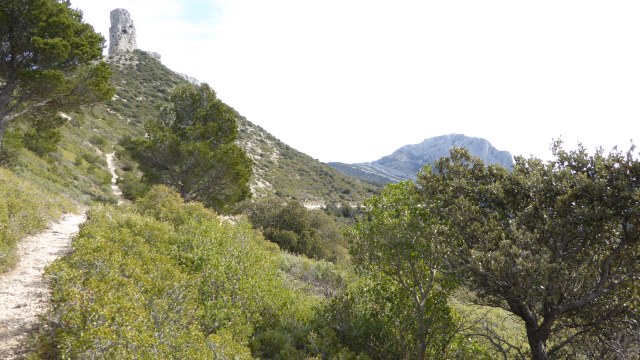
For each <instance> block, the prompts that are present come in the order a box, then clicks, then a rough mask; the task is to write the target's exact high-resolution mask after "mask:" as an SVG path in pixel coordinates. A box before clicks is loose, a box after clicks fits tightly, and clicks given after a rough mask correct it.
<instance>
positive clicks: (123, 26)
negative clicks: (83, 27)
mask: <svg viewBox="0 0 640 360" xmlns="http://www.w3.org/2000/svg"><path fill="white" fill-rule="evenodd" d="M137 48H138V46H137V45H136V27H135V26H134V25H133V20H131V15H129V12H128V11H127V10H126V9H115V10H112V11H111V27H110V28H109V55H116V54H119V53H123V52H132V51H133V50H135V49H137Z"/></svg>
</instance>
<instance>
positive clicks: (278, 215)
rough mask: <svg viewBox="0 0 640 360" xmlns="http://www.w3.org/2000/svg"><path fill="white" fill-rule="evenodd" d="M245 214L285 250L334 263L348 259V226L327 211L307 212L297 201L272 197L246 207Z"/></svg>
mask: <svg viewBox="0 0 640 360" xmlns="http://www.w3.org/2000/svg"><path fill="white" fill-rule="evenodd" d="M243 212H244V213H245V214H246V215H247V216H248V218H249V221H250V222H251V224H252V225H253V226H254V227H255V228H256V229H260V230H261V231H262V233H263V235H264V237H265V238H266V239H267V240H269V241H272V242H274V243H276V244H278V246H280V248H281V249H283V250H285V251H288V252H291V253H294V254H304V255H306V256H307V257H310V258H316V259H324V260H328V261H332V262H342V261H345V260H346V259H347V257H348V256H347V250H346V248H347V242H346V239H345V237H344V235H343V231H344V230H345V229H346V227H345V226H344V225H342V224H341V223H339V222H337V221H336V220H335V218H334V217H332V216H330V215H328V214H326V213H325V212H323V211H313V210H307V209H306V208H305V207H304V206H302V204H300V203H299V202H297V201H289V202H286V203H285V202H283V201H282V200H281V199H278V198H268V199H260V200H258V201H256V202H254V203H250V204H245V205H244V209H243Z"/></svg>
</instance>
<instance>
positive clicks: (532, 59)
mask: <svg viewBox="0 0 640 360" xmlns="http://www.w3.org/2000/svg"><path fill="white" fill-rule="evenodd" d="M72 5H73V7H75V8H79V9H81V10H82V11H83V12H84V19H85V21H87V22H88V23H90V24H92V25H93V26H94V27H95V28H96V30H97V31H98V32H100V33H102V34H103V35H104V36H105V38H107V39H108V33H109V30H108V29H109V12H110V11H111V10H113V9H115V8H118V7H122V8H126V9H127V10H129V12H130V13H131V17H132V19H133V21H134V23H135V26H136V29H137V33H138V38H137V41H138V47H139V48H140V49H142V50H149V51H155V52H158V53H160V54H161V55H162V61H163V63H164V64H165V65H167V66H168V67H169V68H171V69H172V70H175V71H178V72H183V73H187V74H189V75H191V76H194V77H196V78H198V79H200V80H201V81H204V82H207V83H209V84H210V85H211V86H212V87H213V88H214V89H215V90H216V91H217V93H218V96H219V97H220V98H221V99H222V100H223V101H225V102H226V103H228V104H229V105H231V106H233V107H234V108H235V109H236V110H238V111H239V112H240V113H241V114H243V115H244V116H246V117H247V118H248V119H249V120H250V121H252V122H253V123H255V124H257V125H260V126H261V127H263V128H264V129H266V130H267V131H269V132H270V133H272V134H273V135H275V136H276V137H278V138H279V139H280V140H282V141H284V142H285V143H287V144H289V145H291V146H292V147H294V148H296V149H298V150H300V151H303V152H305V153H307V154H309V155H311V156H312V157H314V158H317V159H319V160H321V161H342V162H364V161H373V160H376V159H378V158H380V157H381V156H383V155H387V154H389V153H391V152H393V151H394V150H396V149H397V148H399V147H400V146H402V145H406V144H414V143H419V142H421V141H422V140H424V139H425V138H429V137H433V136H438V135H443V134H450V133H462V134H465V135H468V136H477V137H483V138H486V139H488V140H489V141H490V142H491V143H492V144H493V145H494V146H496V147H497V148H498V149H500V150H508V151H510V152H511V153H512V154H514V155H518V154H521V155H527V156H528V155H535V156H537V157H541V158H543V159H549V158H550V151H549V144H550V143H551V141H552V139H553V138H558V137H562V139H563V140H564V141H565V144H566V147H567V148H575V147H576V145H577V143H578V142H582V143H583V144H584V145H585V146H586V147H587V148H588V149H589V150H593V149H594V148H595V147H598V146H602V147H604V148H605V150H610V149H611V148H612V147H613V146H614V145H618V146H619V147H620V148H621V149H622V150H627V149H628V148H629V144H630V140H631V139H633V140H635V142H636V143H637V144H638V145H640V21H639V20H638V19H640V1H637V0H629V1H623V0H620V1H618V0H612V1H601V0H598V1H593V0H571V1H569V0H538V1H520V0H501V1H497V0H483V1H478V0H440V1H431V0H393V1H391V0H386V1H382V0H269V1H265V0H162V1H159V0H108V1H96V0H72Z"/></svg>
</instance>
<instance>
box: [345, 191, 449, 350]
mask: <svg viewBox="0 0 640 360" xmlns="http://www.w3.org/2000/svg"><path fill="white" fill-rule="evenodd" d="M420 199H421V198H420V195H419V193H418V191H417V187H416V186H415V185H414V184H413V183H412V182H401V183H399V184H392V185H388V186H387V187H386V188H385V189H384V190H383V191H382V194H381V195H380V196H376V197H373V198H371V199H369V200H368V201H367V202H365V204H364V206H363V209H364V210H363V215H362V218H361V219H360V221H359V222H358V224H357V225H356V228H355V230H354V232H353V240H352V249H351V250H352V253H353V260H354V263H355V264H356V266H357V268H358V269H360V270H361V271H362V272H363V273H365V274H367V273H369V274H380V275H376V276H377V277H378V278H381V279H386V280H385V281H390V282H391V283H392V284H394V285H393V287H394V288H395V289H396V290H397V291H396V292H395V293H394V295H393V296H392V295H391V294H389V296H388V297H387V298H386V300H385V301H389V302H390V304H388V305H386V307H390V308H398V309H401V310H398V309H397V311H399V312H403V313H404V314H405V315H404V320H403V321H401V322H400V323H398V324H397V325H398V326H399V327H397V328H396V329H394V330H393V331H392V333H395V334H397V335H398V336H399V337H398V339H396V340H397V341H398V343H400V344H402V345H401V346H399V347H400V348H402V349H403V353H404V356H405V357H408V358H415V359H425V358H446V356H447V351H448V350H450V349H449V347H448V345H449V344H450V343H451V341H452V339H453V337H454V336H455V334H456V326H455V324H454V320H453V317H452V315H451V310H450V309H449V307H448V305H447V301H446V300H447V297H448V295H449V293H450V292H451V291H452V290H453V289H454V288H455V286H454V285H455V284H454V282H452V281H451V278H450V277H449V276H447V275H446V274H445V273H444V272H443V270H444V269H445V265H446V261H447V249H448V247H447V246H446V238H445V237H444V236H443V235H446V232H445V231H444V228H443V226H441V225H440V224H439V223H438V222H437V219H436V218H435V217H434V216H431V215H430V214H431V212H430V209H429V208H427V207H425V206H422V204H421V202H420ZM383 283H384V281H378V282H377V284H378V285H381V284H383ZM397 301H399V302H397ZM376 306H383V305H380V304H379V303H378V304H376ZM394 311H395V310H394ZM398 316H399V315H398ZM390 323H392V322H390ZM407 342H408V343H407Z"/></svg>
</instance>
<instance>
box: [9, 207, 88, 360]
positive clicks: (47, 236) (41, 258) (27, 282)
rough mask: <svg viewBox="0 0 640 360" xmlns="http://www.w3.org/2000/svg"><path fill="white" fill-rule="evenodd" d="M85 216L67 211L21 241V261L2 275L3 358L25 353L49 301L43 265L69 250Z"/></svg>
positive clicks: (19, 251) (15, 356)
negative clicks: (31, 335) (32, 333)
mask: <svg viewBox="0 0 640 360" xmlns="http://www.w3.org/2000/svg"><path fill="white" fill-rule="evenodd" d="M85 219H86V217H85V215H84V214H68V215H65V216H63V217H62V219H61V220H60V221H59V222H56V223H54V224H53V225H51V226H50V227H49V228H48V229H47V230H46V231H45V232H43V233H41V234H38V235H34V236H30V237H28V238H26V239H24V240H22V241H21V242H20V244H18V255H19V256H20V261H19V262H18V264H17V265H16V267H15V268H14V269H13V270H11V271H9V272H8V273H5V274H3V275H1V276H0V359H16V358H20V357H22V356H24V355H25V351H26V349H24V346H23V345H22V344H23V342H24V340H25V339H26V337H27V335H28V334H29V332H31V331H32V330H34V329H35V327H36V326H37V325H38V316H39V315H42V314H44V312H45V311H46V310H47V307H48V305H49V297H50V293H49V288H48V283H47V279H45V278H44V277H43V271H44V268H45V267H46V266H47V265H49V264H50V263H51V262H53V261H54V260H55V259H57V258H58V257H60V256H62V255H64V254H65V253H66V252H67V251H68V250H69V245H70V244H71V239H72V238H73V236H75V234H77V233H78V229H79V226H80V224H82V223H83V222H84V221H85Z"/></svg>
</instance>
